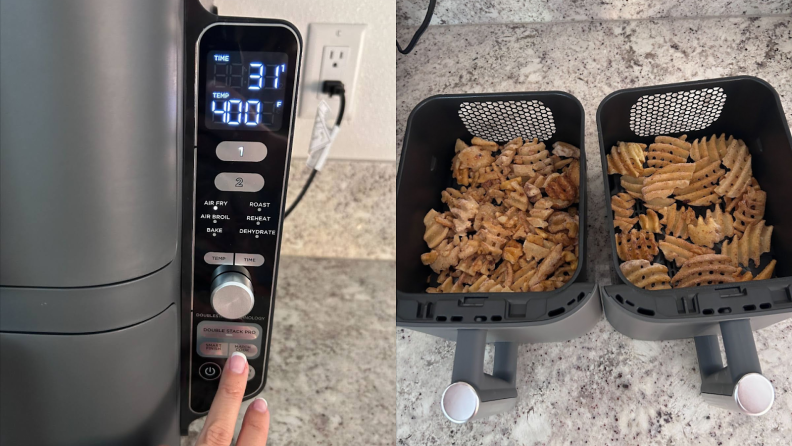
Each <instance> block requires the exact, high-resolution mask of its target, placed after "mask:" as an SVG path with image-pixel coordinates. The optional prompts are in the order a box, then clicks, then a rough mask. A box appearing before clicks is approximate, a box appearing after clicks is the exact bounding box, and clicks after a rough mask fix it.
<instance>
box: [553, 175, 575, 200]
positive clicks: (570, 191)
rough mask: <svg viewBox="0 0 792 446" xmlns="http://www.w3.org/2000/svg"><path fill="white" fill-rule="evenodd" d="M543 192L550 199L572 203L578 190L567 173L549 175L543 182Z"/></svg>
mask: <svg viewBox="0 0 792 446" xmlns="http://www.w3.org/2000/svg"><path fill="white" fill-rule="evenodd" d="M545 192H546V193H547V195H548V196H550V197H551V198H557V199H559V200H565V201H573V200H574V199H576V198H577V196H578V188H577V186H575V184H574V183H573V182H572V179H571V178H570V176H569V175H568V174H567V173H564V174H563V175H560V174H557V173H554V174H551V175H550V176H549V177H548V178H547V181H546V182H545Z"/></svg>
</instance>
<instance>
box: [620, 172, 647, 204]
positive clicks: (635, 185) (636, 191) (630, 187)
mask: <svg viewBox="0 0 792 446" xmlns="http://www.w3.org/2000/svg"><path fill="white" fill-rule="evenodd" d="M645 180H646V178H643V177H630V176H627V175H622V177H621V187H622V188H623V189H624V190H625V191H626V192H627V193H628V194H630V196H631V197H633V198H637V199H639V200H643V193H642V192H641V189H643V184H644V181H645Z"/></svg>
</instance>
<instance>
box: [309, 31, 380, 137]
mask: <svg viewBox="0 0 792 446" xmlns="http://www.w3.org/2000/svg"><path fill="white" fill-rule="evenodd" d="M365 29H366V25H343V24H328V23H311V24H309V25H308V42H307V44H306V50H305V62H304V64H303V79H302V86H301V88H302V94H301V95H300V113H299V115H300V117H301V118H310V119H313V117H314V116H315V115H316V108H317V107H318V106H319V101H321V100H322V99H324V100H325V101H327V102H328V104H329V105H330V108H331V109H332V113H333V115H332V117H333V119H334V116H335V113H336V110H338V105H337V104H338V98H332V99H329V96H328V95H327V94H324V93H322V82H324V81H326V80H328V81H329V80H340V81H341V82H343V83H344V90H345V91H346V93H345V94H346V108H345V110H344V122H347V121H351V120H352V117H353V116H354V114H355V83H356V81H357V77H358V71H359V68H360V54H361V49H362V47H363V34H364V31H365Z"/></svg>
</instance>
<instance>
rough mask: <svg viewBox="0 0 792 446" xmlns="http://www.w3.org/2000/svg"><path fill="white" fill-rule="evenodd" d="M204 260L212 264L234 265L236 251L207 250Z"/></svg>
mask: <svg viewBox="0 0 792 446" xmlns="http://www.w3.org/2000/svg"><path fill="white" fill-rule="evenodd" d="M204 262H206V263H208V264H210V265H233V264H234V253H232V252H207V253H206V254H204Z"/></svg>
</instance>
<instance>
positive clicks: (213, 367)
mask: <svg viewBox="0 0 792 446" xmlns="http://www.w3.org/2000/svg"><path fill="white" fill-rule="evenodd" d="M220 372H221V369H220V366H219V365H217V364H215V363H213V362H207V363H206V364H204V365H202V366H201V367H198V374H199V375H201V378H203V379H205V380H207V381H214V380H216V379H217V378H219V377H220Z"/></svg>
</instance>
